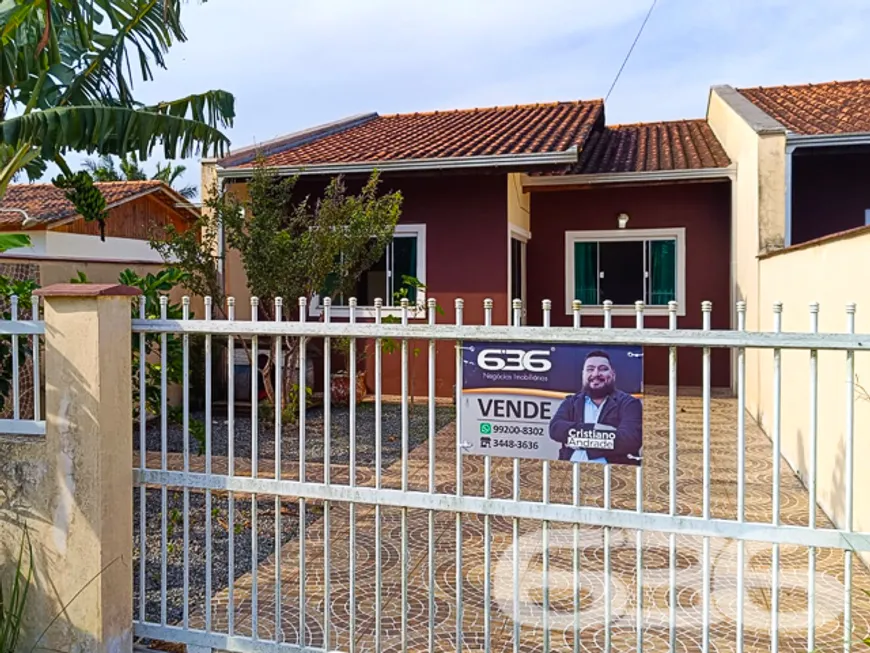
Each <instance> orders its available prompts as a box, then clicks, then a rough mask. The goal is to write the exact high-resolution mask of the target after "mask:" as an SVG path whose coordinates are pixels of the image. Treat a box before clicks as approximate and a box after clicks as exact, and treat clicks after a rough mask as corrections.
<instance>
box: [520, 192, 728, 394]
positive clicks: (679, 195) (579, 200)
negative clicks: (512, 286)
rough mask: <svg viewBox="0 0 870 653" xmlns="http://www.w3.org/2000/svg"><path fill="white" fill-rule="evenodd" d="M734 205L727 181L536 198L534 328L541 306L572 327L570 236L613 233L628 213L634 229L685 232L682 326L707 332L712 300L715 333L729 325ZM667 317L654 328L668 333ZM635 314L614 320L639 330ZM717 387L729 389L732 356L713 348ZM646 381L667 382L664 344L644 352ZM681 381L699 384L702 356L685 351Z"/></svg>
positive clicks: (652, 322) (595, 320) (531, 259)
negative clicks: (705, 307) (547, 302)
mask: <svg viewBox="0 0 870 653" xmlns="http://www.w3.org/2000/svg"><path fill="white" fill-rule="evenodd" d="M730 202H731V190H730V184H729V183H728V182H717V183H693V184H669V185H658V186H645V187H644V186H638V187H614V186H607V187H598V188H589V189H582V190H567V191H546V192H536V193H533V194H532V201H531V213H532V223H531V231H532V239H531V241H529V244H528V248H527V261H528V265H527V268H528V277H527V290H528V299H529V308H528V321H529V324H540V323H541V308H540V307H541V301H542V300H543V299H551V300H552V301H553V314H552V323H553V325H554V326H557V325H563V326H570V324H571V323H572V318H571V317H570V316H567V315H565V232H566V231H575V230H584V229H589V230H599V229H615V228H616V226H617V225H616V216H617V215H619V214H620V213H628V214H629V216H630V220H629V224H628V231H631V229H654V228H663V227H685V228H686V300H687V306H686V316H685V317H681V318H679V319H678V326H679V327H680V328H700V327H701V302H702V301H705V300H709V301H712V302H713V315H712V324H713V328H714V329H727V328H729V325H730V318H729V316H730V313H731V310H730V308H729V304H730V281H729V276H730V263H729V261H730V240H731V229H730ZM667 322H668V318H667V317H666V316H662V317H651V316H650V317H647V318H646V320H645V324H646V325H647V326H648V327H650V328H667V326H668V324H667ZM583 324H584V325H585V326H601V324H602V318H601V317H600V316H598V317H596V316H588V317H584V318H583ZM634 324H635V322H634V317H633V316H625V317H620V316H614V318H613V326H614V327H617V328H619V327H633V326H634ZM712 358H713V360H712V382H713V385H716V386H728V385H729V379H730V369H729V367H730V357H729V355H728V352H727V351H725V350H714V352H713V357H712ZM644 365H645V369H644V381H645V383H647V384H651V385H667V382H668V352H667V349H664V348H660V347H647V348H646V349H645V350H644ZM677 373H678V383H679V385H681V386H700V385H701V352H700V350H696V349H688V348H681V349H680V350H679V353H678V371H677Z"/></svg>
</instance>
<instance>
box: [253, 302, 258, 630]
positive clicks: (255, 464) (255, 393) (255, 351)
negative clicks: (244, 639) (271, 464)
mask: <svg viewBox="0 0 870 653" xmlns="http://www.w3.org/2000/svg"><path fill="white" fill-rule="evenodd" d="M259 312H260V300H259V299H258V298H257V297H251V322H257V321H258V320H259V318H260V315H259ZM259 408H260V339H259V337H258V336H256V335H254V336H251V478H257V477H258V476H259V475H260V425H259V421H260V411H259ZM259 534H260V529H259V527H258V525H257V495H256V494H253V493H252V494H251V638H252V639H259V637H260V634H259V624H260V592H259V583H258V581H259V578H258V576H259V574H258V573H257V567H258V566H259V565H258V564H257V562H258V558H259V551H258V547H257V544H258V540H259Z"/></svg>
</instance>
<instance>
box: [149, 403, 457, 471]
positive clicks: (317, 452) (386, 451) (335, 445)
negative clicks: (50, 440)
mask: <svg viewBox="0 0 870 653" xmlns="http://www.w3.org/2000/svg"><path fill="white" fill-rule="evenodd" d="M192 417H196V418H197V419H200V420H202V419H203V417H204V416H203V414H202V413H194V414H192ZM453 417H454V410H453V407H452V406H436V408H435V430H436V431H438V430H439V429H441V428H442V427H444V426H446V425H447V424H449V423H450V422H451V421H452V420H453ZM349 424H350V419H349V414H348V409H347V407H346V406H333V408H332V419H331V438H330V440H331V445H332V455H331V460H332V463H333V464H348V462H349V460H348V455H349V454H348V444H349V437H348V429H349ZM282 427H283V428H282V439H281V442H282V444H281V451H282V457H283V459H284V460H298V456H299V455H298V451H299V427H298V426H297V425H296V424H283V425H282ZM381 428H382V460H383V465H384V467H387V466H388V465H390V464H391V463H393V462H395V461H397V460H398V459H399V456H400V455H401V448H402V447H401V445H402V411H401V406H400V405H399V404H384V406H383V410H382V418H381ZM234 430H235V442H234V448H235V455H236V457H238V458H249V457H250V455H251V419H250V417H248V416H244V417H236V419H235V429H234ZM227 434H228V428H227V421H226V418H223V417H221V418H219V419H214V420H213V426H212V453H213V454H214V455H215V456H225V455H227V441H228V438H227ZM408 434H409V443H410V448H411V449H413V448H414V447H416V446H418V445H419V444H421V443H423V442H425V441H426V440H427V438H428V435H429V411H428V407H427V406H426V405H425V404H419V405H417V406H414V407H412V408H411V409H410V410H409V428H408ZM146 438H147V440H146V446H147V448H148V450H149V451H160V424H159V421H155V422H152V423H151V424H149V426H148V430H147V434H146ZM134 443H135V444H136V445H137V446H138V439H137V438H136V437H134ZM167 444H168V451H169V452H181V451H183V450H184V431H183V429H182V427H181V426H180V425H176V424H170V426H169V429H168V432H167ZM356 447H357V463H358V464H360V465H373V464H374V457H375V407H374V404H373V403H364V404H361V405H359V406H358V407H357V419H356ZM198 448H199V445H198V444H197V443H196V442H192V443H191V452H192V453H197V451H198ZM305 449H306V460H307V461H309V462H323V409H322V408H319V407H318V408H311V409H309V411H308V415H307V420H306V430H305ZM258 450H259V456H260V458H261V459H266V458H273V456H274V452H275V426H274V422H273V420H272V416H271V415H269V416H268V417H267V416H265V415H261V418H260V420H259V438H258Z"/></svg>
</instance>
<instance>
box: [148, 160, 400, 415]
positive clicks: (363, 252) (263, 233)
mask: <svg viewBox="0 0 870 653" xmlns="http://www.w3.org/2000/svg"><path fill="white" fill-rule="evenodd" d="M296 183H297V178H296V177H289V178H287V177H283V178H282V177H280V176H279V175H278V174H277V173H275V172H274V171H272V170H270V169H268V168H267V167H265V166H264V165H262V163H258V164H257V165H256V167H255V169H254V172H253V176H252V179H251V181H250V182H249V184H248V199H247V200H245V201H242V200H240V199H238V198H237V197H236V196H235V195H233V194H232V193H221V194H218V195H217V196H216V197H215V198H214V199H212V200H210V201H209V202H207V203H206V206H207V207H208V208H210V209H211V212H212V213H213V219H212V220H208V219H206V218H203V219H202V224H201V225H200V226H201V227H203V231H202V233H201V234H199V235H197V234H196V233H195V230H191V231H188V232H185V233H178V232H176V231H174V230H172V229H171V228H170V229H169V231H168V233H165V234H162V235H161V238H162V240H155V241H154V242H153V243H152V247H154V248H155V249H157V251H159V252H160V253H161V255H162V256H163V257H164V258H165V259H166V260H167V261H169V260H171V261H173V265H174V266H175V267H178V268H180V269H182V270H184V271H185V272H186V273H187V274H188V279H189V280H188V282H186V286H187V287H188V289H189V290H190V291H191V292H194V293H196V294H201V295H211V296H213V297H215V298H216V299H218V298H219V299H221V300H223V291H222V288H221V287H220V280H219V279H218V275H217V272H216V267H217V266H216V263H217V257H218V256H219V250H218V247H217V245H218V242H217V240H218V238H217V228H216V225H217V224H222V225H223V227H224V232H225V236H226V242H227V244H228V246H229V247H231V248H233V249H235V250H237V251H238V252H239V255H240V258H241V262H242V266H243V268H244V269H245V273H246V275H247V285H248V289H249V290H250V291H251V294H252V295H253V296H255V297H258V298H259V299H260V313H261V315H262V317H263V318H264V319H267V320H273V319H274V318H275V313H274V300H275V298H276V297H282V298H284V300H285V303H284V315H283V317H284V318H285V319H296V318H297V317H298V303H297V300H298V298H300V297H305V298H307V299H308V301H309V302H310V301H311V300H312V298H313V297H314V295H320V296H321V297H324V296H328V297H333V298H334V297H336V296H339V295H347V294H350V293H352V291H353V289H354V287H355V285H356V282H357V279H358V278H359V276H360V275H361V274H362V273H363V272H364V271H365V270H367V269H368V268H370V267H371V266H372V265H374V263H376V262H377V261H378V259H379V258H380V257H381V256H383V254H384V251H385V249H386V247H387V245H388V244H389V242H390V240H391V239H392V237H393V231H394V230H395V227H396V223H397V222H398V220H399V215H400V212H401V204H402V196H401V194H400V193H398V192H390V193H385V194H379V193H378V187H379V185H380V180H379V176H378V174H377V173H376V172H375V173H372V175H371V177H369V179H368V181H367V182H366V184H365V185H364V186H363V187H362V189H361V190H360V192H359V193H357V194H348V192H347V188H346V186H345V183H344V180H343V179H342V178H341V177H337V178H335V179H333V180H332V181H330V182H329V184H328V185H327V186H326V188H325V190H324V192H323V196H322V197H321V198H319V199H317V200H312V199H311V198H309V197H305V198H302V199H300V198H299V197H298V195H297V194H296V193H295V190H296ZM222 304H223V301H221V302H219V305H222ZM276 343H277V339H273V342H272V344H271V347H272V354H273V355H272V356H271V357H270V362H269V363H268V364H267V366H266V368H265V369H264V370H263V376H264V379H265V390H266V393H267V395H268V396H269V398H270V400H274V392H273V390H272V383H271V375H270V370H271V365H272V361H275V360H276V356H275V355H274V353H275V345H276ZM283 345H284V352H285V354H286V355H287V357H288V358H289V359H290V360H296V358H297V355H298V352H297V348H298V341H297V340H296V339H290V338H287V339H285V342H284V343H283ZM249 358H250V353H249ZM252 369H254V370H256V369H257V366H256V364H255V363H254V362H253V361H252ZM283 374H284V383H283V388H284V397H285V398H286V397H287V396H288V395H289V394H290V393H291V392H293V391H294V381H295V378H294V376H293V374H294V366H293V365H285V366H284V370H283ZM297 391H298V389H297Z"/></svg>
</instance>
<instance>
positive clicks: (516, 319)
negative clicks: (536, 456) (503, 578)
mask: <svg viewBox="0 0 870 653" xmlns="http://www.w3.org/2000/svg"><path fill="white" fill-rule="evenodd" d="M512 306H513V323H514V326H515V327H518V326H520V325H522V323H523V301H522V300H521V299H514V300H513V302H512ZM513 472H514V473H513V498H514V501H519V500H520V459H519V458H514V460H513ZM512 535H513V619H514V639H513V650H514V653H519V650H520V520H519V519H517V518H516V517H514V518H513V533H512Z"/></svg>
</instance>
